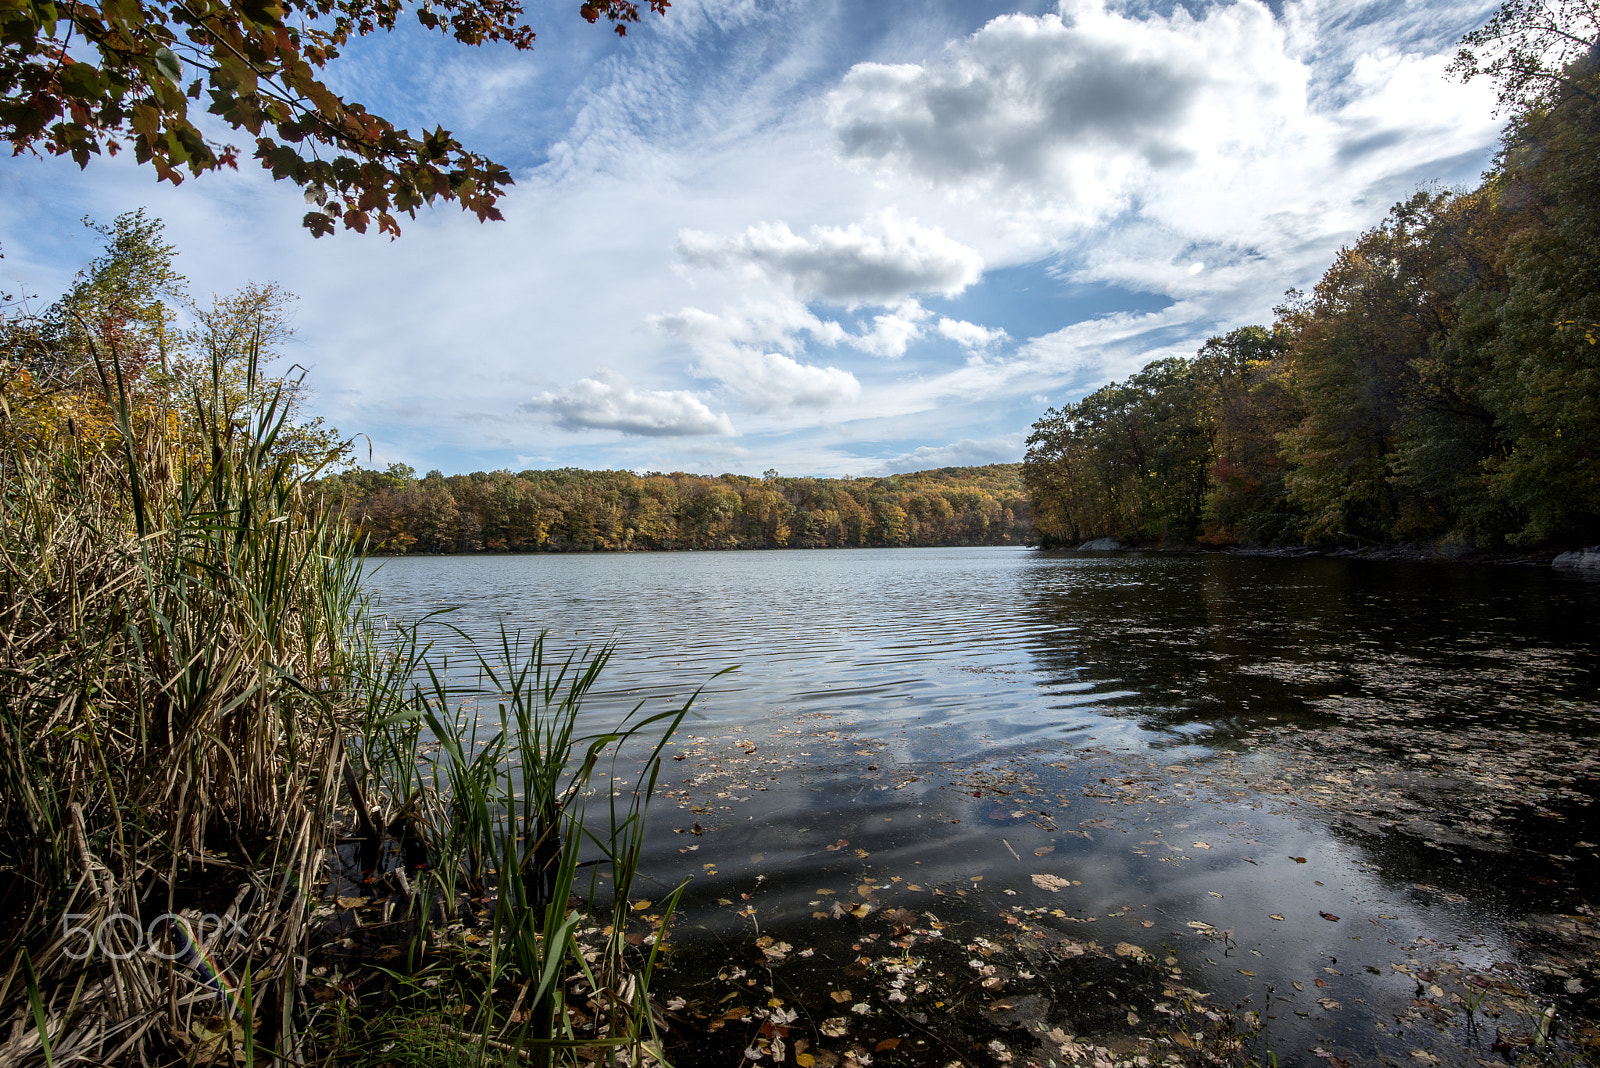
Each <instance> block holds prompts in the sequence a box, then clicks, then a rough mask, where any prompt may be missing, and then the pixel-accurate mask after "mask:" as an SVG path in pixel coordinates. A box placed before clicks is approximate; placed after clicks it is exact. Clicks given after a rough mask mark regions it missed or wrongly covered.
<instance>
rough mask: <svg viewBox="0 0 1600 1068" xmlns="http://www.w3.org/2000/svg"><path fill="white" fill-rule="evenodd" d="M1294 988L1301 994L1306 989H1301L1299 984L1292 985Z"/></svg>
mask: <svg viewBox="0 0 1600 1068" xmlns="http://www.w3.org/2000/svg"><path fill="white" fill-rule="evenodd" d="M1294 988H1295V989H1296V990H1298V991H1300V992H1301V993H1304V992H1305V989H1306V988H1305V987H1303V986H1301V985H1300V984H1299V983H1295V984H1294Z"/></svg>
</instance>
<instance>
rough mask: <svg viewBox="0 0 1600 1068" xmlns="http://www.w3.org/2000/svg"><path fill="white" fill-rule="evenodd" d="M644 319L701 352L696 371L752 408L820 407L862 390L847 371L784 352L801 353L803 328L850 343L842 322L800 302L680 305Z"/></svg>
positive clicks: (820, 338)
mask: <svg viewBox="0 0 1600 1068" xmlns="http://www.w3.org/2000/svg"><path fill="white" fill-rule="evenodd" d="M647 321H648V322H649V324H650V325H651V326H652V327H654V328H655V329H656V330H657V331H659V332H660V333H662V334H665V335H667V336H668V337H673V338H677V339H678V340H680V341H683V342H684V343H685V344H687V345H688V346H689V348H690V350H691V351H692V352H694V354H695V355H696V356H697V357H698V361H697V362H696V364H695V366H694V372H695V374H697V375H700V376H701V377H702V378H715V379H717V380H718V381H719V382H721V383H722V384H723V385H725V386H727V387H728V388H729V389H731V390H733V391H734V392H735V393H737V394H739V396H740V397H741V398H742V400H743V401H744V404H745V407H746V408H748V409H750V410H752V411H768V410H774V409H777V410H781V409H785V408H790V407H799V408H825V407H828V406H829V405H832V404H837V403H840V402H847V401H854V400H856V399H857V398H858V397H860V395H861V383H859V382H858V381H856V377H855V376H854V375H852V374H851V373H850V372H849V371H843V370H840V369H839V368H837V367H817V366H814V365H811V364H805V363H801V362H800V361H799V360H796V359H794V358H793V356H792V355H785V353H793V354H800V353H802V352H803V351H804V348H805V346H804V345H803V344H802V342H801V340H800V335H801V334H803V333H804V334H809V335H810V336H811V337H812V338H813V339H814V340H817V341H821V342H824V343H826V344H835V343H837V342H839V341H842V340H849V341H851V343H852V344H854V343H855V342H854V339H852V338H851V337H850V335H847V334H846V333H845V330H844V327H842V326H840V325H839V324H838V323H836V322H833V321H832V320H824V319H819V318H818V317H817V316H815V315H813V314H812V313H811V312H810V311H809V310H808V309H807V308H806V307H805V306H804V305H803V304H800V303H799V302H798V301H792V300H791V301H777V302H765V303H762V302H753V303H748V304H746V305H744V306H742V307H739V308H736V309H733V310H731V311H729V312H727V313H724V314H721V315H718V314H716V313H714V312H708V311H705V310H703V309H700V308H684V309H682V310H681V311H676V312H672V313H669V314H665V315H652V316H650V317H649V319H648V320H647ZM771 348H777V349H781V350H783V351H782V352H771V351H768V350H769V349H771Z"/></svg>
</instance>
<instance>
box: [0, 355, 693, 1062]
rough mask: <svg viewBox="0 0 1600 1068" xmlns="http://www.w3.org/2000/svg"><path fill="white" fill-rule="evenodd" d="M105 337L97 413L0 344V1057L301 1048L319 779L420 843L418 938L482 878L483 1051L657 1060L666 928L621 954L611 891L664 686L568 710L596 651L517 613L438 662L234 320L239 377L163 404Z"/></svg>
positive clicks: (479, 1054)
mask: <svg viewBox="0 0 1600 1068" xmlns="http://www.w3.org/2000/svg"><path fill="white" fill-rule="evenodd" d="M101 340H102V342H103V343H104V344H103V345H102V347H101V348H99V349H97V350H96V358H97V366H98V368H99V372H100V376H99V377H100V382H101V386H102V392H103V396H102V397H101V398H99V401H100V402H102V403H103V404H104V406H105V408H106V409H107V410H108V411H110V412H111V413H112V417H113V418H112V419H111V420H110V421H109V422H110V424H111V425H114V430H113V431H112V432H109V433H104V434H102V435H101V436H100V437H99V438H98V439H94V438H92V437H90V436H89V435H87V434H81V433H80V432H79V430H78V428H77V427H76V426H75V425H74V423H73V421H71V420H66V421H65V422H64V425H62V426H59V427H58V426H55V425H54V424H51V423H44V424H41V423H39V421H37V420H34V421H31V422H30V423H29V425H28V428H27V431H26V432H25V433H24V432H21V431H20V430H18V428H17V426H16V424H15V423H14V421H13V418H12V409H11V398H10V397H9V396H8V395H7V393H6V392H5V386H4V383H5V382H6V381H9V379H8V377H7V376H6V375H3V374H0V485H3V489H0V962H4V963H0V1036H3V1037H4V1041H3V1043H0V1068H11V1066H13V1065H17V1066H20V1065H47V1066H54V1065H66V1064H75V1063H94V1064H117V1063H127V1064H133V1063H138V1064H141V1065H151V1064H164V1063H178V1062H187V1063H196V1062H205V1061H214V1060H216V1059H218V1058H223V1059H239V1058H242V1059H244V1060H245V1061H246V1062H247V1063H249V1062H253V1061H256V1060H262V1061H265V1060H267V1059H272V1060H275V1061H281V1062H283V1063H286V1064H290V1065H300V1064H310V1063H312V1062H313V1061H319V1060H323V1059H325V1058H326V1056H327V1055H328V1054H329V1051H328V1050H325V1049H323V1050H319V1049H318V1048H316V1042H317V1041H318V1035H317V1033H316V1031H315V1030H314V1029H313V1028H308V1026H307V1024H308V1022H309V1021H311V1017H312V1012H311V1010H310V1009H309V1007H308V1006H307V1004H306V1003H305V999H303V998H302V997H301V991H302V987H303V985H304V983H305V982H306V973H307V970H308V952H309V951H310V949H311V942H312V935H313V929H312V924H311V913H312V906H313V905H314V904H315V903H316V899H317V898H318V897H319V896H320V895H321V894H322V892H323V888H324V887H325V886H326V873H325V867H324V866H325V863H326V859H327V856H328V854H329V851H330V849H331V848H332V847H333V846H334V845H335V844H336V830H337V827H338V825H339V816H340V813H341V812H342V803H341V795H342V794H345V793H347V794H348V796H349V799H350V800H351V801H352V802H353V805H354V807H355V809H356V815H357V817H358V820H357V825H358V826H359V827H360V829H361V831H362V833H363V835H364V836H365V837H366V838H367V839H368V840H369V842H374V843H376V842H378V841H379V840H381V839H384V838H385V837H386V836H387V835H389V834H391V833H392V834H393V835H396V836H398V837H399V838H400V839H402V840H403V841H405V842H406V843H408V844H411V845H415V846H417V847H418V848H421V849H422V850H425V851H426V853H427V855H428V857H429V859H430V861H431V864H429V865H428V866H426V867H425V868H424V869H422V870H421V871H420V872H419V873H418V875H417V876H416V879H415V884H414V885H408V887H407V888H408V891H410V901H411V904H412V906H413V914H412V918H413V921H414V924H415V943H414V944H415V948H416V950H417V956H418V957H420V955H422V954H425V953H426V952H427V949H428V946H429V936H430V927H431V923H432V920H433V917H434V909H435V906H436V905H437V907H438V909H439V913H440V914H441V915H442V914H444V912H445V911H447V910H453V909H454V907H455V903H456V896H457V895H458V894H459V893H461V892H463V891H465V892H468V893H469V894H471V895H472V896H473V897H475V898H477V899H479V900H480V901H481V900H484V899H486V898H492V900H493V903H494V904H493V913H492V937H491V938H490V939H489V941H488V947H487V950H486V952H487V955H488V956H487V961H486V969H487V974H488V976H489V981H488V983H487V984H486V986H485V987H484V989H485V990H486V991H492V990H493V989H494V988H495V986H496V984H500V983H507V985H508V986H511V987H514V988H515V989H516V994H515V997H514V999H513V1000H512V1001H511V1003H510V1004H509V1005H508V1006H499V1005H497V1003H496V1002H495V1001H494V1000H493V999H492V998H489V999H487V1000H485V1001H484V1003H483V1004H481V1005H478V1006H475V1007H474V1014H473V1016H472V1022H473V1023H474V1025H475V1026H474V1027H473V1029H471V1030H470V1031H466V1032H462V1033H461V1034H460V1036H459V1040H460V1042H461V1043H463V1044H464V1048H467V1049H469V1050H471V1051H472V1056H473V1057H474V1059H475V1060H476V1061H479V1062H481V1060H482V1059H483V1058H484V1057H485V1056H488V1055H490V1053H491V1052H493V1053H494V1055H495V1056H500V1057H501V1058H502V1059H503V1054H505V1052H506V1051H508V1050H510V1051H512V1053H513V1055H514V1056H516V1057H518V1058H520V1059H523V1060H529V1061H534V1062H539V1063H554V1062H557V1061H561V1060H564V1059H572V1058H573V1057H574V1056H575V1054H576V1053H577V1052H578V1051H580V1050H588V1051H591V1054H592V1051H593V1050H594V1049H595V1048H597V1047H598V1048H601V1049H610V1050H613V1051H617V1052H619V1053H620V1055H622V1056H624V1057H625V1059H627V1060H629V1061H631V1062H633V1063H640V1062H642V1061H644V1060H647V1059H650V1058H651V1057H657V1053H656V1052H652V1051H658V1050H659V1044H658V1043H656V1042H655V1041H654V1027H655V1022H654V1020H655V1018H654V1015H653V1013H652V1012H651V1010H650V1006H649V1001H648V981H649V970H650V967H651V966H652V965H653V962H654V960H655V954H656V952H657V951H658V950H659V944H657V945H655V946H652V948H651V949H650V950H649V951H648V953H646V954H645V955H644V957H643V959H641V958H640V957H639V955H638V954H636V953H634V954H630V950H629V947H628V946H627V945H626V940H625V935H626V929H627V920H628V896H629V893H630V891H631V888H632V883H633V879H634V874H635V872H636V870H637V866H638V863H639V858H640V853H641V849H642V845H643V841H644V838H643V835H644V819H643V817H644V811H645V806H646V804H647V803H648V800H649V797H650V794H651V791H652V790H653V788H654V785H655V776H656V774H657V772H658V769H659V757H660V750H661V746H662V745H663V744H665V741H666V738H667V737H668V736H669V735H670V733H671V731H672V729H673V728H674V727H676V725H677V724H678V723H679V722H680V721H681V720H682V718H683V716H684V715H685V714H686V713H687V712H688V710H689V707H690V706H689V704H685V705H683V706H682V707H680V708H675V709H672V710H669V711H667V712H661V713H656V714H645V713H644V712H643V711H642V709H638V708H636V709H635V710H634V712H633V713H632V714H630V715H628V716H626V717H625V718H624V720H623V721H622V722H621V723H620V724H618V725H615V726H612V727H609V728H607V729H603V730H598V731H589V732H587V733H585V730H584V727H585V723H586V719H585V717H584V716H582V715H581V706H582V703H583V701H584V698H585V697H586V695H587V694H588V693H589V691H590V690H591V688H592V687H593V686H594V683H595V681H596V679H597V678H598V676H599V673H600V672H601V671H602V670H603V668H604V667H605V665H606V662H607V661H608V660H609V658H610V656H611V652H612V650H611V649H610V648H609V647H607V648H603V649H600V650H591V651H589V652H587V653H585V654H584V655H582V656H572V657H567V658H565V659H562V660H559V661H557V660H554V659H552V658H550V657H549V656H548V653H547V649H546V646H545V641H544V639H543V638H542V637H540V638H539V639H537V640H535V641H534V642H532V643H531V645H529V646H528V647H526V648H524V647H521V646H519V644H518V643H517V642H516V641H515V640H514V639H512V638H510V637H508V636H505V635H502V638H501V642H500V646H499V649H498V650H497V651H496V652H495V653H493V654H491V653H485V652H478V653H475V654H474V656H473V663H472V667H473V669H474V676H475V678H474V681H472V682H471V683H470V684H463V683H461V682H460V681H459V680H457V679H456V677H455V674H456V673H455V672H453V671H452V670H451V667H450V665H449V664H448V662H446V661H443V660H440V659H438V658H433V657H430V650H429V647H428V646H427V645H426V643H424V642H422V641H421V640H420V638H419V637H418V635H419V633H420V631H419V630H418V629H416V628H411V629H409V630H403V631H401V632H400V633H399V634H398V635H396V634H393V633H390V634H385V633H384V632H383V631H382V630H381V629H380V628H379V627H378V625H377V624H376V622H375V621H374V618H373V616H372V614H371V612H370V610H369V604H368V602H367V600H366V599H365V595H364V593H363V587H362V572H361V568H362V560H361V555H360V552H359V546H358V545H357V544H356V542H355V539H354V538H353V536H352V535H351V533H350V531H349V529H348V528H346V527H345V526H344V525H343V524H342V521H337V520H334V519H330V518H329V517H328V516H327V514H325V513H323V512H320V511H319V510H318V509H317V508H316V507H314V505H313V501H312V499H311V497H310V495H309V494H308V493H307V480H308V479H310V478H312V477H314V476H315V475H316V474H317V473H318V470H319V468H320V467H321V466H322V465H323V464H325V463H327V462H328V461H330V460H332V459H333V458H334V455H335V453H336V452H337V450H334V451H333V452H330V453H328V454H326V455H322V456H315V457H309V458H307V457H305V456H302V455H297V453H296V451H295V449H294V448H292V447H291V446H289V445H288V444H286V442H287V441H289V440H290V439H291V438H292V436H293V429H294V428H293V424H292V422H291V420H290V407H291V406H290V405H289V404H288V402H287V401H286V399H285V395H284V388H283V386H282V384H281V383H278V384H276V385H274V384H272V383H268V382H266V381H265V380H264V379H262V378H261V377H260V375H259V368H258V361H257V358H256V350H255V349H254V348H252V349H250V350H249V351H248V352H246V353H244V354H242V356H239V354H235V355H236V356H238V357H239V358H240V359H242V360H243V362H244V364H245V367H246V372H245V382H244V387H245V388H244V389H243V390H242V391H241V390H239V389H238V388H237V383H236V382H231V381H230V380H229V378H228V374H229V369H228V365H227V363H228V361H227V358H226V357H225V355H224V354H218V353H213V360H212V367H211V380H210V383H209V388H204V387H202V388H195V389H192V390H191V395H190V397H189V400H188V403H187V405H186V406H184V407H181V408H180V407H178V406H176V405H173V404H156V405H150V404H141V403H136V402H134V401H132V400H130V398H129V393H128V390H127V388H126V387H125V384H124V382H123V380H122V377H121V367H120V361H119V360H118V358H117V353H116V352H115V349H114V347H113V346H112V343H111V341H112V339H110V338H102V339H101ZM41 426H43V429H42V430H41V429H40V427H41ZM308 461H309V462H308ZM691 702H692V699H691ZM490 706H492V707H494V708H496V709H497V710H498V712H497V715H493V716H486V715H484V714H483V711H482V710H483V709H484V708H487V707H490ZM480 732H483V734H482V736H480ZM433 743H437V744H438V746H439V747H440V749H439V753H438V755H437V756H434V757H431V758H425V756H424V752H423V746H425V745H431V744H433ZM603 764H604V765H606V766H607V767H608V770H609V774H610V778H609V779H608V780H607V783H606V789H605V791H604V804H603V805H600V804H599V803H598V797H599V793H598V791H597V788H596V779H595V777H596V774H597V769H599V768H600V767H601V766H602V765H603ZM624 767H629V768H636V769H637V771H636V772H635V773H632V774H633V777H632V782H631V785H630V786H628V787H627V788H626V789H619V788H616V786H615V784H616V783H617V782H618V781H619V780H618V779H617V775H618V774H619V769H621V768H624ZM390 844H391V845H392V844H393V843H392V842H391V843H390ZM401 882H402V884H403V885H405V880H404V879H403V878H402V879H401ZM585 883H586V885H584V884H585ZM673 900H674V901H675V900H676V898H675V896H674V897H673ZM669 907H670V903H669ZM206 917H210V918H211V919H212V920H213V921H214V923H213V925H212V927H211V929H206V927H205V923H204V918H206ZM219 928H220V929H219ZM586 933H587V934H589V935H596V933H598V936H597V937H598V942H597V941H596V938H595V937H591V938H589V940H588V941H584V940H583V938H582V937H580V936H582V935H584V934H586ZM413 963H420V960H419V959H414V961H413ZM574 984H578V986H576V987H575V986H574ZM574 989H580V990H582V991H583V993H582V995H581V1001H582V1004H583V1006H584V1009H585V1010H587V1011H581V1012H578V1013H575V1012H573V1011H571V1007H570V1005H569V998H570V997H571V996H572V991H573V990H574ZM579 1015H582V1016H583V1017H584V1020H583V1021H582V1022H581V1023H580V1021H579V1020H578V1016H579ZM458 1019H459V1017H458ZM332 1052H333V1053H335V1054H337V1052H338V1051H336V1050H335V1051H332ZM589 1059H591V1060H592V1059H593V1057H592V1055H591V1056H590V1058H589ZM657 1059H658V1057H657Z"/></svg>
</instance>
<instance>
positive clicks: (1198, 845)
mask: <svg viewBox="0 0 1600 1068" xmlns="http://www.w3.org/2000/svg"><path fill="white" fill-rule="evenodd" d="M1194 847H1195V848H1196V849H1210V848H1211V846H1209V845H1208V844H1206V843H1205V842H1196V843H1195V844H1194Z"/></svg>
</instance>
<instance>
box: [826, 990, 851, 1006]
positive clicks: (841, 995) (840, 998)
mask: <svg viewBox="0 0 1600 1068" xmlns="http://www.w3.org/2000/svg"><path fill="white" fill-rule="evenodd" d="M828 996H829V997H830V998H832V999H833V1000H834V1001H837V1002H838V1003H839V1004H841V1005H843V1004H844V1003H845V1002H847V1001H849V1000H850V997H851V995H850V991H848V990H830V991H828Z"/></svg>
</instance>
